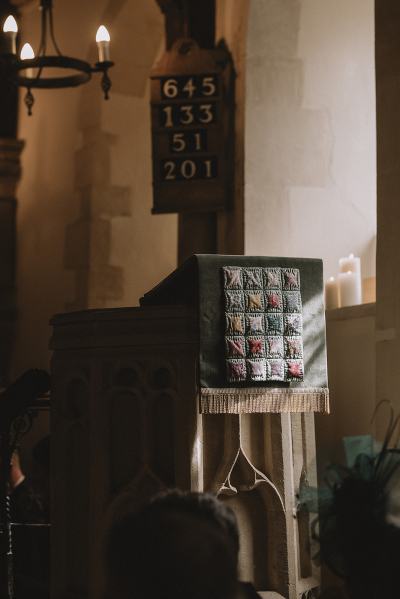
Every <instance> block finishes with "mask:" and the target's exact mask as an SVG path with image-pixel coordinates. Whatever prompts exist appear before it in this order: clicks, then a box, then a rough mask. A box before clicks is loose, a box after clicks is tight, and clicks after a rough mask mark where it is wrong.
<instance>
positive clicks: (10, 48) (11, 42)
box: [3, 15, 18, 54]
mask: <svg viewBox="0 0 400 599" xmlns="http://www.w3.org/2000/svg"><path fill="white" fill-rule="evenodd" d="M3 33H4V34H5V35H4V38H5V45H6V50H5V51H6V53H7V54H16V53H17V33H18V25H17V21H16V20H15V19H14V17H13V16H12V15H9V16H8V17H7V18H6V20H5V21H4V25H3Z"/></svg>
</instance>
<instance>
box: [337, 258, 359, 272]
mask: <svg viewBox="0 0 400 599" xmlns="http://www.w3.org/2000/svg"><path fill="white" fill-rule="evenodd" d="M349 270H350V272H357V273H360V274H361V264H360V258H358V257H357V256H355V255H354V254H349V255H348V256H346V258H340V260H339V272H349Z"/></svg>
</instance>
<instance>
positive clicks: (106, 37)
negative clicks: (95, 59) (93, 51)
mask: <svg viewBox="0 0 400 599" xmlns="http://www.w3.org/2000/svg"><path fill="white" fill-rule="evenodd" d="M110 39H111V38H110V34H109V33H108V31H107V28H106V27H104V25H100V27H99V28H98V30H97V33H96V43H97V49H98V52H99V62H109V61H110Z"/></svg>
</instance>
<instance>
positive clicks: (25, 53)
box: [20, 44, 35, 60]
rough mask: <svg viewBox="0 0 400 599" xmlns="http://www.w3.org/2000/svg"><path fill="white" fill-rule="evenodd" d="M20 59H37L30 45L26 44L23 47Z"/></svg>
mask: <svg viewBox="0 0 400 599" xmlns="http://www.w3.org/2000/svg"><path fill="white" fill-rule="evenodd" d="M20 58H21V60H31V59H32V58H35V53H34V51H33V48H32V46H31V45H30V44H24V45H23V46H22V50H21V54H20Z"/></svg>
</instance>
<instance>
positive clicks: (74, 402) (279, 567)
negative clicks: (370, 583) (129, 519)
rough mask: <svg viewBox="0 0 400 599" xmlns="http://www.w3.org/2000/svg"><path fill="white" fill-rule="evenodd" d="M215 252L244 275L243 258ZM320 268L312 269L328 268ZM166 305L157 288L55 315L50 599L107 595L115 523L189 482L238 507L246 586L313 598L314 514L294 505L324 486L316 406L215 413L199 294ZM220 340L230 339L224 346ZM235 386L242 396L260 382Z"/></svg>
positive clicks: (306, 305) (283, 385)
mask: <svg viewBox="0 0 400 599" xmlns="http://www.w3.org/2000/svg"><path fill="white" fill-rule="evenodd" d="M218 258H225V263H226V264H233V265H234V267H235V265H236V266H237V265H239V267H242V266H241V265H242V262H241V260H243V259H244V258H243V257H229V258H231V260H228V262H226V259H227V258H228V257H226V256H225V257H218ZM277 260H278V262H279V259H277ZM288 260H289V259H288ZM292 262H293V261H292ZM310 262H313V264H312V266H313V268H315V263H317V262H318V261H310ZM221 263H222V262H221ZM280 263H281V264H282V265H283V266H285V267H286V266H287V264H288V263H286V262H284V261H283V262H282V259H281V260H280ZM218 268H220V267H219V266H218ZM302 268H303V270H304V269H306V268H308V267H307V266H304V267H300V271H301V273H302V274H304V273H305V274H304V277H306V271H305V270H304V273H303V270H302ZM320 274H322V273H321V272H320ZM321 280H322V278H321ZM169 284H170V283H168V285H169ZM161 289H162V288H161ZM164 289H165V287H164ZM196 289H198V286H196V285H194V286H193V290H194V291H193V293H197V291H196ZM191 293H192V291H191V292H190V294H191ZM281 293H282V296H284V295H285V291H284V290H282V292H281ZM190 294H189V295H190ZM301 294H302V298H303V319H304V323H303V328H304V333H306V331H307V328H306V327H307V318H308V316H307V310H309V309H310V305H311V304H310V302H308V300H307V297H306V296H307V292H306V290H305V289H304V290H303V289H302V291H301ZM244 295H246V292H244ZM156 297H159V291H158V292H157V294H156V295H154V294H150V295H149V296H148V297H147V299H145V301H144V302H143V304H147V305H142V306H141V307H140V308H121V309H107V310H87V311H84V312H76V313H69V314H61V315H58V316H56V317H54V318H53V320H52V325H53V327H54V332H53V336H52V341H51V347H52V349H53V352H54V354H53V359H52V377H53V401H52V406H53V408H52V409H53V414H52V451H53V458H54V459H53V481H54V487H53V508H52V521H53V538H52V543H53V544H52V552H53V560H52V564H53V565H52V568H53V570H52V580H53V596H54V597H57V598H61V597H77V598H78V597H82V598H83V597H93V599H94V598H96V599H97V598H100V597H101V596H102V592H103V588H104V567H103V562H102V559H103V555H102V546H103V540H104V535H105V533H106V532H107V530H108V528H109V526H110V523H111V522H112V521H113V519H114V518H115V517H116V516H120V515H121V514H123V513H124V512H126V511H128V510H131V509H132V508H133V507H134V506H135V505H138V504H139V503H140V502H142V501H143V500H145V499H147V498H148V497H149V496H151V495H152V494H154V493H155V492H157V491H159V490H161V489H165V488H171V487H179V488H181V489H187V490H189V489H190V490H195V491H203V490H204V491H211V492H214V493H216V494H218V495H219V497H220V498H221V499H222V500H223V501H225V502H227V504H228V505H229V506H230V507H232V509H233V510H234V511H235V513H236V515H237V518H238V522H239V528H240V576H241V578H242V579H243V580H249V581H253V582H254V584H255V586H256V588H257V589H258V590H259V592H261V594H263V593H266V595H265V596H266V597H267V596H268V593H267V592H270V591H274V592H275V593H278V594H279V595H281V596H282V597H285V598H287V599H295V598H296V599H298V598H305V597H312V596H313V595H312V593H313V589H316V588H317V587H318V584H319V572H318V569H317V568H316V567H315V565H314V564H313V562H312V559H311V555H312V553H313V551H312V549H311V544H312V541H311V535H310V519H309V516H308V514H307V513H305V512H301V511H298V508H297V501H296V493H297V491H298V489H299V486H300V484H310V485H312V486H314V487H315V486H317V480H316V461H315V438H314V416H313V413H312V411H309V412H305V411H303V410H302V409H300V410H299V411H297V412H296V413H295V412H294V411H293V410H294V409H295V408H294V407H293V404H292V408H291V409H292V411H285V410H282V411H280V410H278V411H275V413H272V412H271V411H270V412H265V413H264V412H256V411H252V412H251V413H250V412H249V411H247V412H245V411H243V410H241V409H240V408H239V409H238V408H237V406H236V408H235V410H231V411H229V409H226V410H225V413H210V410H207V409H205V404H204V402H203V403H201V402H200V388H199V376H200V378H201V373H199V353H201V352H202V351H203V349H202V347H201V346H202V342H203V341H202V337H201V333H200V334H199V310H198V306H195V305H191V303H190V301H186V300H187V298H188V295H186V296H185V297H186V300H185V301H182V304H184V305H173V301H172V298H175V300H176V297H177V296H176V294H175V295H174V293H173V292H172V289H170V290H169V291H168V288H167V297H169V298H170V299H171V301H170V304H171V305H165V304H164V305H150V304H151V303H156V299H155V298H156ZM179 297H182V296H179ZM145 298H146V296H145ZM305 300H306V301H305ZM318 302H319V300H318ZM315 305H316V304H315ZM315 305H314V307H315ZM320 308H321V306H320V305H319V303H318V311H319V310H320ZM312 310H314V308H312ZM222 311H223V307H222ZM200 313H201V310H200ZM322 314H323V313H322ZM320 316H321V315H320V314H319V316H318V314H316V313H313V314H312V317H313V318H314V319H315V318H317V317H318V318H319V317H320ZM284 320H285V318H284ZM322 320H323V315H322ZM200 329H201V327H200ZM218 335H219V333H218V334H217V343H219V341H218ZM223 337H224V331H222V343H223V342H224V340H223ZM267 341H268V339H267V336H266V342H267ZM321 343H322V345H324V338H323V339H321ZM285 346H286V345H285ZM221 347H223V345H222V346H221ZM314 350H315V347H314V349H313V348H311V350H310V351H312V352H314V353H315V351H314ZM321 351H322V354H323V356H322V358H323V359H324V351H325V350H324V347H323V348H322V350H321ZM265 352H266V356H267V357H266V358H265V359H266V361H267V370H266V372H267V374H268V372H271V371H270V370H269V371H268V368H269V366H268V349H267V347H266V348H265ZM308 352H309V348H308V342H307V339H306V338H304V356H303V358H304V372H305V373H306V370H307V368H309V367H310V368H312V364H311V363H310V360H315V356H312V355H311V354H310V353H308ZM222 359H223V361H224V360H225V359H226V356H222ZM261 359H263V358H260V360H261ZM246 360H247V358H246ZM200 363H201V360H200ZM200 370H201V368H200ZM314 373H315V369H314ZM306 382H307V381H306ZM226 384H227V387H228V388H229V389H230V390H232V389H234V388H235V387H238V386H239V388H240V389H241V390H242V389H243V388H244V387H243V385H245V388H246V389H247V388H251V386H252V384H253V383H252V381H251V380H250V381H249V382H247V381H246V382H245V383H242V384H241V385H238V384H236V383H235V382H232V381H230V382H229V381H228V382H227V383H226ZM262 384H264V385H265V386H264V387H263V388H264V389H265V390H266V391H265V393H266V395H265V397H269V395H268V394H270V393H271V392H272V390H273V389H275V390H276V389H278V390H280V391H279V392H284V393H287V392H289V391H288V390H290V389H291V388H293V389H296V384H298V385H301V384H302V383H300V382H299V383H295V384H293V383H292V382H288V381H283V382H280V383H278V382H276V381H274V380H272V381H264V382H260V381H257V383H256V387H254V386H253V387H252V388H253V389H261V387H260V385H262ZM271 385H272V386H271ZM297 388H298V389H299V388H302V389H303V391H304V392H306V391H307V390H308V391H309V390H310V389H309V388H307V389H306V388H305V387H304V385H303V387H297ZM312 391H313V392H315V391H316V388H315V386H314V387H313V388H312ZM325 391H326V390H325ZM325 391H324V392H323V394H324V393H325ZM319 392H320V393H321V389H319ZM260 393H261V391H260ZM295 393H296V392H295ZM303 395H304V394H303V393H302V395H301V397H302V396H303ZM294 397H295V399H294V401H295V400H296V397H297V396H296V395H294ZM324 397H325V398H326V397H327V396H326V393H325V395H324ZM317 403H318V402H317ZM325 407H326V403H325ZM207 411H208V413H205V412H207ZM211 411H212V410H211ZM234 412H236V413H234Z"/></svg>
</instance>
